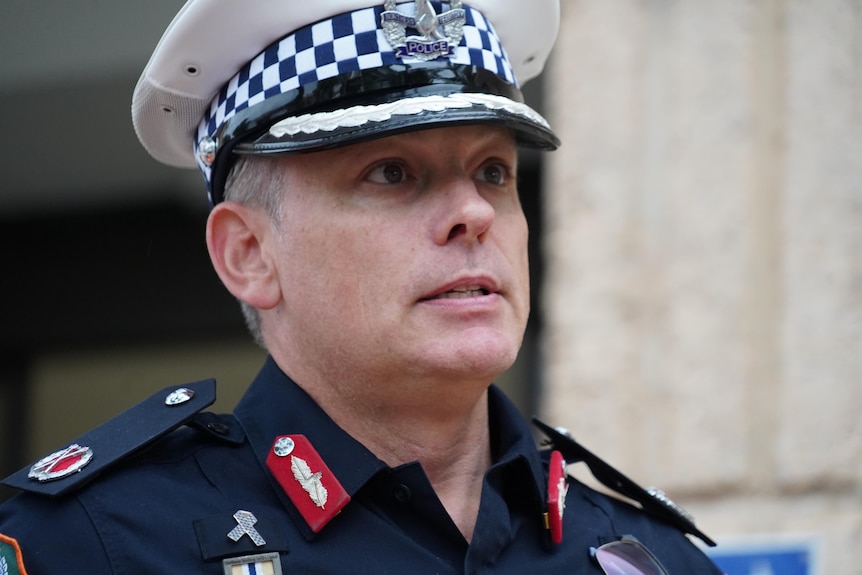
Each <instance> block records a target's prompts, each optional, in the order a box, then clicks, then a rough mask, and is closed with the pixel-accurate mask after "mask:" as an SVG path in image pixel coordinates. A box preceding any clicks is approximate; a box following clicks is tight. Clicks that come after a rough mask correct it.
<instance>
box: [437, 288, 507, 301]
mask: <svg viewBox="0 0 862 575" xmlns="http://www.w3.org/2000/svg"><path fill="white" fill-rule="evenodd" d="M489 293H491V292H489V291H488V290H486V289H485V288H483V287H482V286H478V285H475V286H462V287H456V288H452V289H450V290H449V291H445V292H443V293H439V294H437V295H434V296H431V297H429V298H427V299H429V300H434V299H462V298H468V297H481V296H483V295H488V294H489Z"/></svg>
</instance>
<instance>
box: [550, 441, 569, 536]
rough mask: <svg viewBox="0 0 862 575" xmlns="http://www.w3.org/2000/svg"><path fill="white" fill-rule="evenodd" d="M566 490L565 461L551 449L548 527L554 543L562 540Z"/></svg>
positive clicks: (567, 488)
mask: <svg viewBox="0 0 862 575" xmlns="http://www.w3.org/2000/svg"><path fill="white" fill-rule="evenodd" d="M568 490H569V484H568V483H567V481H566V461H565V459H563V455H562V454H561V453H560V452H559V451H553V452H551V462H550V465H549V468H548V529H549V530H550V531H551V541H552V542H554V543H561V542H562V541H563V511H564V510H565V509H566V492H568Z"/></svg>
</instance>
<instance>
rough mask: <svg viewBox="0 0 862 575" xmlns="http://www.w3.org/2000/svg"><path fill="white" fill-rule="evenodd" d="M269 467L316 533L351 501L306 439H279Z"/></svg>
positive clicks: (272, 450) (299, 436) (297, 437)
mask: <svg viewBox="0 0 862 575" xmlns="http://www.w3.org/2000/svg"><path fill="white" fill-rule="evenodd" d="M266 466H267V467H268V468H269V470H270V472H271V473H272V474H273V476H274V477H275V479H276V481H278V484H279V485H281V488H282V489H284V492H285V493H286V494H287V495H288V497H290V500H291V501H292V502H293V504H294V505H295V506H296V509H297V510H298V511H299V512H300V514H301V515H302V517H303V518H304V519H305V521H306V523H308V526H309V527H311V530H312V531H314V532H315V533H317V532H319V531H320V530H321V529H323V527H324V526H325V525H326V524H327V523H329V521H331V520H332V518H333V517H335V516H336V515H338V513H339V512H340V511H341V509H342V508H343V507H344V506H345V505H347V503H348V502H349V501H350V495H349V494H348V493H347V491H345V489H344V487H343V486H342V485H341V483H340V482H339V481H338V479H337V478H336V477H335V474H333V473H332V471H331V470H330V469H329V467H327V465H326V463H324V461H323V458H322V457H320V454H319V453H317V450H316V449H314V447H313V446H312V445H311V442H310V441H308V439H307V438H306V437H305V436H304V435H290V436H287V435H285V436H282V437H279V438H277V439H276V440H275V442H274V443H273V446H272V449H271V450H270V452H269V456H268V457H267V458H266Z"/></svg>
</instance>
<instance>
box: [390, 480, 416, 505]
mask: <svg viewBox="0 0 862 575" xmlns="http://www.w3.org/2000/svg"><path fill="white" fill-rule="evenodd" d="M392 494H393V495H394V496H395V501H397V502H398V503H407V502H408V501H410V500H411V499H412V498H413V494H412V493H410V488H409V487H407V486H406V485H404V484H403V483H402V484H401V485H399V486H398V487H396V488H395V489H394V490H393V493H392Z"/></svg>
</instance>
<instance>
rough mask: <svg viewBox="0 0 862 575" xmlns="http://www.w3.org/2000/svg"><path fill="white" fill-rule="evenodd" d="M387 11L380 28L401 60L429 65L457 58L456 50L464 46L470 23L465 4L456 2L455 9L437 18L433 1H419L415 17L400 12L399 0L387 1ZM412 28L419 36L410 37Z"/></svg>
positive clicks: (454, 1)
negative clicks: (424, 62) (409, 32)
mask: <svg viewBox="0 0 862 575" xmlns="http://www.w3.org/2000/svg"><path fill="white" fill-rule="evenodd" d="M383 9H384V10H385V12H383V13H382V14H381V15H380V25H381V27H382V28H383V32H384V34H385V35H386V39H387V40H388V41H389V44H390V45H391V46H392V48H393V49H394V50H395V56H396V57H397V58H407V57H410V58H416V59H417V60H422V61H429V60H436V59H437V58H451V57H452V56H454V55H455V54H454V52H455V47H456V46H457V45H458V44H460V43H461V38H462V37H463V35H464V23H465V22H466V21H467V15H466V12H465V11H464V10H463V9H462V8H461V0H452V3H451V8H450V9H449V10H448V11H446V12H443V13H442V14H437V11H436V10H434V7H433V6H432V5H431V0H416V8H415V12H414V15H413V16H408V15H406V14H402V13H401V12H399V11H398V10H397V6H396V4H395V0H386V2H384V4H383ZM408 28H412V29H414V30H416V31H417V32H419V35H413V36H408V35H407V29H408Z"/></svg>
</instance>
